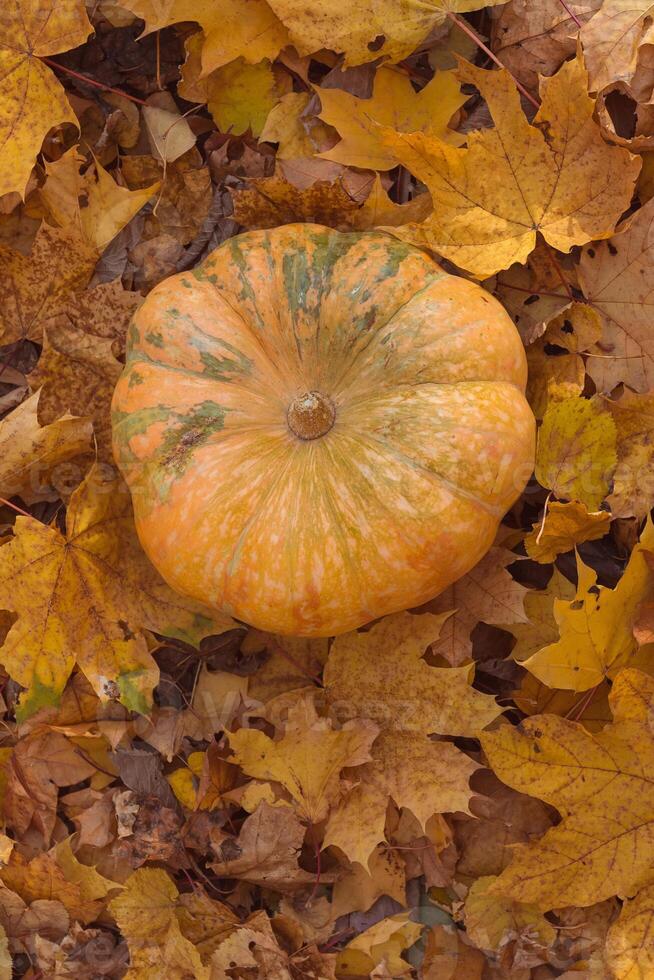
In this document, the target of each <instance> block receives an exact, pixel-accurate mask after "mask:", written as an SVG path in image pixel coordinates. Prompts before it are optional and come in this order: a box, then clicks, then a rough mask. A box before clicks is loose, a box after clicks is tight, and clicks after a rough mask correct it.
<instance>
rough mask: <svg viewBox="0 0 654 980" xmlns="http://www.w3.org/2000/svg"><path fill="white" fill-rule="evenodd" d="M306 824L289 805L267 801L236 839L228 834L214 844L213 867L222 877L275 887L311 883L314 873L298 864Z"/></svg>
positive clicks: (283, 888)
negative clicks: (216, 857) (224, 838)
mask: <svg viewBox="0 0 654 980" xmlns="http://www.w3.org/2000/svg"><path fill="white" fill-rule="evenodd" d="M304 836H305V828H304V827H303V826H302V824H301V823H300V821H299V820H298V818H297V817H296V816H295V814H294V813H293V811H292V810H291V809H290V808H289V807H286V806H281V807H273V806H270V804H268V803H266V802H265V801H264V802H262V803H260V804H259V806H258V807H257V809H256V810H255V811H254V813H252V814H251V815H250V816H249V817H247V819H246V820H245V821H244V822H243V826H242V827H241V831H240V833H239V835H238V838H237V839H236V840H233V839H231V838H228V839H227V840H226V841H222V842H221V846H220V847H219V848H215V849H216V851H217V854H218V860H215V861H213V862H212V863H211V867H212V868H213V870H214V871H215V872H216V874H217V875H220V876H221V877H223V878H239V879H242V880H243V881H250V882H252V883H253V884H256V885H262V886H263V887H265V888H272V889H273V890H274V891H281V892H284V891H287V890H292V889H294V888H302V887H305V886H306V885H307V884H311V882H312V881H314V880H315V876H314V875H311V874H309V873H308V872H307V871H303V870H302V869H301V868H299V867H298V857H299V855H300V850H301V848H302V843H303V841H304Z"/></svg>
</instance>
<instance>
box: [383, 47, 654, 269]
mask: <svg viewBox="0 0 654 980" xmlns="http://www.w3.org/2000/svg"><path fill="white" fill-rule="evenodd" d="M458 75H459V78H460V79H461V81H463V82H469V83H471V84H473V85H474V86H475V87H476V88H477V89H479V91H480V92H481V94H482V96H483V97H484V98H485V99H486V102H487V103H488V107H489V109H490V112H491V115H492V117H493V121H494V123H495V127H494V128H492V129H485V130H481V131H475V132H472V133H470V134H469V135H468V146H467V148H466V149H459V148H457V147H453V146H450V145H449V144H447V143H445V142H444V141H443V140H439V139H437V138H436V137H434V136H428V135H425V134H423V133H411V134H408V135H407V134H403V133H396V132H394V131H393V130H391V129H386V130H384V133H383V137H384V141H385V143H386V145H387V146H388V147H389V149H390V150H391V151H392V152H393V153H394V154H395V156H396V157H397V159H398V160H400V161H401V162H402V163H403V164H404V166H406V167H407V168H408V169H409V170H410V171H411V172H412V173H413V174H414V175H415V176H416V177H418V178H419V179H420V180H421V181H422V182H423V183H424V184H426V185H427V188H428V190H429V191H430V193H431V196H432V199H433V202H434V211H433V213H432V214H431V215H430V216H429V218H428V219H427V220H426V221H425V222H424V223H423V224H422V225H409V226H407V227H406V228H402V230H401V231H396V232H395V234H397V235H398V236H399V237H402V238H403V239H405V240H407V241H410V242H412V243H414V244H417V245H421V246H426V247H428V248H430V249H433V250H434V251H436V252H438V253H439V254H440V255H442V256H444V257H445V258H447V259H450V260H451V261H452V262H455V263H456V264H457V265H458V266H460V267H461V268H463V269H467V270H468V271H469V272H471V273H473V274H474V275H475V276H478V277H479V278H484V277H487V276H491V275H493V274H494V273H496V272H499V270H500V269H508V267H509V266H510V265H511V264H512V263H513V262H524V261H525V260H526V259H527V257H528V255H529V254H530V253H531V252H532V251H533V249H534V247H535V245H536V236H537V233H538V232H540V234H541V235H542V236H543V238H544V239H545V240H546V241H547V242H549V244H550V245H553V246H554V248H557V249H559V251H561V252H569V251H570V249H571V248H572V247H573V245H583V244H585V243H586V242H589V241H592V240H594V239H598V238H608V236H609V235H610V234H611V233H612V232H613V230H614V228H615V225H616V223H617V221H618V220H619V218H620V216H621V215H622V213H623V212H624V211H625V209H626V208H627V207H628V206H629V204H630V202H631V197H632V194H633V190H634V185H635V182H636V178H637V177H638V173H639V170H640V160H638V159H637V158H634V157H632V156H631V154H630V153H629V152H628V151H627V150H625V149H623V148H622V147H616V146H609V145H608V144H607V143H605V142H604V140H603V138H602V135H601V132H600V129H599V127H598V126H597V124H596V123H595V121H594V119H593V110H594V102H593V100H592V99H591V98H590V97H589V96H588V93H587V89H586V72H585V70H584V68H583V65H582V63H581V60H580V59H579V58H577V59H576V60H574V61H568V62H565V63H564V64H563V66H562V67H561V68H560V69H559V71H558V72H557V73H556V75H554V76H553V77H551V78H544V79H542V81H541V97H542V104H541V107H540V109H539V110H538V113H537V114H536V117H535V119H534V122H533V125H532V124H530V123H529V122H528V121H527V119H526V117H525V115H524V113H523V112H522V109H521V105H520V95H519V93H518V91H517V89H516V87H515V83H514V81H513V78H512V77H511V75H509V73H508V72H507V71H505V70H503V69H501V70H499V71H485V70H484V69H481V68H476V67H475V66H473V65H471V64H468V63H467V62H461V63H460V67H459V69H458Z"/></svg>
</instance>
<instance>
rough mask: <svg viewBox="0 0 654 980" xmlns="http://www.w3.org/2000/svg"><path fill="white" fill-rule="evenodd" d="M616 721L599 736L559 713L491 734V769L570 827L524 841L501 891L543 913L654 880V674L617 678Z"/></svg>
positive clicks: (497, 887) (487, 743) (487, 744)
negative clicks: (653, 776)
mask: <svg viewBox="0 0 654 980" xmlns="http://www.w3.org/2000/svg"><path fill="white" fill-rule="evenodd" d="M610 702H611V708H612V712H613V723H612V724H611V725H609V726H607V727H606V728H604V729H603V730H602V731H601V732H598V733H597V734H591V733H590V732H588V731H587V730H586V729H585V728H584V727H583V726H582V725H580V724H578V723H576V722H572V721H568V720H567V719H565V718H559V717H557V716H556V715H538V716H535V717H533V718H528V719H527V720H526V721H523V722H522V725H521V727H520V729H517V728H514V727H512V726H510V725H504V726H502V727H501V728H500V729H498V730H497V731H495V732H492V733H484V734H483V735H482V737H481V738H482V745H483V748H484V751H485V753H486V755H487V757H488V760H489V762H490V765H491V766H492V768H493V770H494V771H495V772H496V773H497V775H498V776H499V777H500V779H502V780H503V781H504V782H505V783H508V785H509V786H512V787H513V788H514V789H517V790H518V791H520V792H522V793H528V794H529V795H530V796H536V797H538V798H539V799H542V800H545V801H546V802H547V803H550V804H551V805H552V806H554V807H555V808H556V809H557V810H558V811H559V813H560V814H561V817H562V820H561V822H560V823H559V824H558V825H557V826H555V827H553V828H552V829H551V830H548V831H547V833H546V834H545V835H544V836H543V837H541V838H540V839H539V840H537V841H534V842H533V843H531V844H527V845H518V846H517V847H516V849H515V852H514V857H513V860H512V862H511V864H510V865H509V867H508V868H506V870H505V871H503V872H502V874H501V875H500V876H499V878H498V879H497V881H496V882H495V883H494V885H493V886H492V889H491V890H492V891H493V892H495V893H496V894H498V895H508V896H509V897H511V898H513V899H514V900H516V901H518V902H524V903H527V904H534V905H536V906H537V907H538V908H539V909H541V910H543V911H544V910H547V909H552V908H555V907H559V906H565V905H581V906H587V905H593V904H594V903H595V902H600V901H602V900H603V899H605V898H608V897H610V896H611V895H621V896H625V895H633V894H634V892H635V891H637V889H638V888H640V887H642V886H643V885H645V884H648V883H650V882H651V881H652V865H653V861H654V818H653V816H652V815H653V814H654V794H653V792H652V781H651V777H650V773H651V770H652V766H654V736H653V734H652V728H651V712H652V707H653V705H654V677H651V676H650V675H649V674H644V673H642V672H641V671H639V670H635V669H633V668H631V669H628V670H623V671H622V672H621V673H620V674H618V676H617V677H616V680H615V683H614V685H613V689H612V691H611V695H610Z"/></svg>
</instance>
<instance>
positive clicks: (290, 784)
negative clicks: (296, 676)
mask: <svg viewBox="0 0 654 980" xmlns="http://www.w3.org/2000/svg"><path fill="white" fill-rule="evenodd" d="M378 731H379V729H378V728H377V726H376V725H375V724H373V723H372V722H371V721H362V720H353V721H350V722H347V723H346V724H345V725H344V726H343V728H342V729H340V730H339V731H337V730H334V729H333V728H332V724H331V722H330V721H329V719H327V718H319V717H318V715H317V713H316V710H315V707H314V706H313V703H312V701H311V700H310V698H309V697H307V698H305V699H303V701H300V702H298V703H297V704H296V705H294V706H292V707H291V708H290V709H289V713H288V720H287V723H286V730H285V733H284V736H283V737H282V738H281V739H280V740H279V741H277V742H273V740H272V739H271V738H269V737H268V736H267V735H264V733H263V732H260V731H258V730H257V729H245V728H241V729H239V730H238V731H236V732H232V733H230V734H229V735H228V738H229V746H230V749H231V750H232V757H233V758H232V760H231V761H234V762H236V763H237V764H238V765H239V766H240V767H241V769H243V771H244V772H246V773H247V774H248V775H249V776H254V777H255V778H256V779H262V780H271V781H272V782H275V783H279V784H280V785H281V786H283V787H284V789H285V790H286V792H287V793H288V794H289V795H290V797H291V799H292V800H294V802H295V808H296V811H297V814H298V816H299V817H300V818H301V819H303V820H306V821H308V822H309V823H312V824H315V823H319V822H320V821H321V820H324V819H325V817H326V816H327V814H328V813H329V810H330V808H331V807H332V806H333V805H334V804H335V803H336V802H337V801H338V799H339V798H340V796H341V795H342V792H343V790H342V788H341V785H340V774H341V770H342V769H344V768H346V767H347V768H352V767H354V766H360V765H362V764H363V763H364V762H368V761H369V760H370V754H369V753H370V746H371V745H372V743H373V741H374V740H375V737H376V736H377V733H378Z"/></svg>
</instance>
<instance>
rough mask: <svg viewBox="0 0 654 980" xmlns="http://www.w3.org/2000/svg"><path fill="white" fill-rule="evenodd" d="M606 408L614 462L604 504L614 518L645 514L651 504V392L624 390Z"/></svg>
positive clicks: (653, 448)
mask: <svg viewBox="0 0 654 980" xmlns="http://www.w3.org/2000/svg"><path fill="white" fill-rule="evenodd" d="M608 407H609V409H610V411H611V414H612V416H613V420H614V421H615V425H616V430H617V454H618V465H617V466H616V468H615V473H614V474H613V490H612V492H611V494H610V496H609V497H608V503H609V505H610V507H611V512H612V514H613V516H614V517H645V515H646V514H647V513H648V512H649V510H650V509H651V507H652V506H653V505H654V466H653V465H652V464H653V462H654V445H653V444H652V432H653V431H654V393H653V392H648V393H647V394H644V395H637V394H634V393H633V392H631V391H625V392H624V394H623V395H622V397H621V398H620V400H619V401H610V402H609V403H608Z"/></svg>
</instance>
